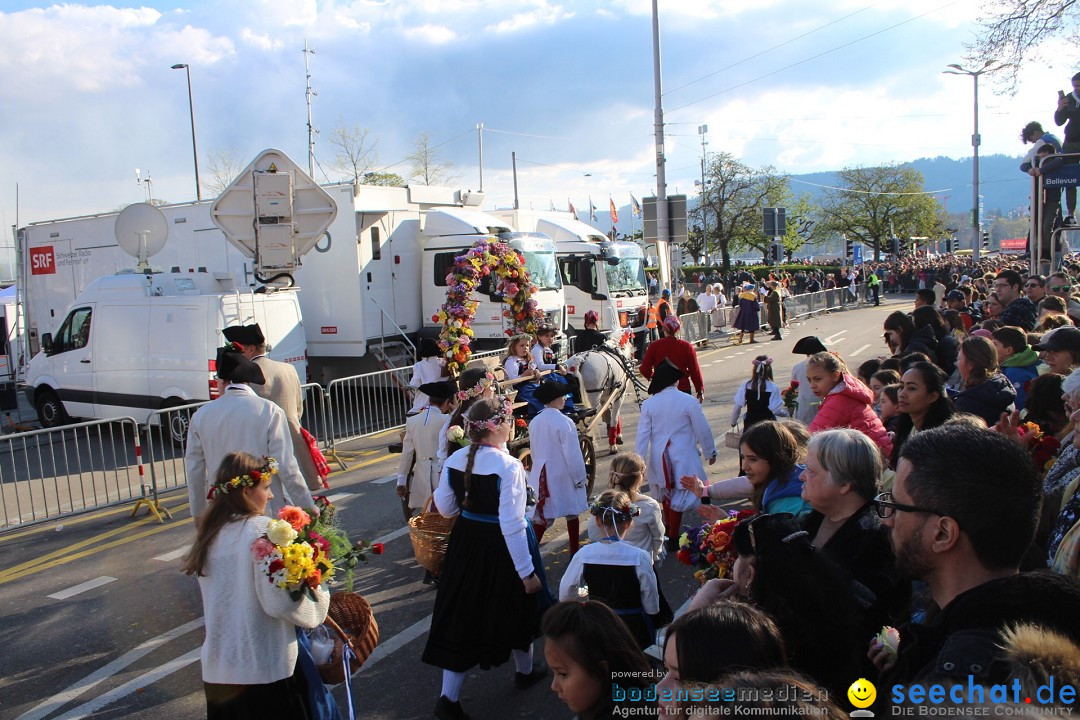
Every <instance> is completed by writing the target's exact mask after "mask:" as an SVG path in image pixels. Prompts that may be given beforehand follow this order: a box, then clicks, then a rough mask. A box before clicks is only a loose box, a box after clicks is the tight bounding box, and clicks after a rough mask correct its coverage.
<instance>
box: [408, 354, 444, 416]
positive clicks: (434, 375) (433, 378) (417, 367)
mask: <svg viewBox="0 0 1080 720" xmlns="http://www.w3.org/2000/svg"><path fill="white" fill-rule="evenodd" d="M417 355H418V356H419V357H420V359H419V360H417V361H416V362H415V363H414V364H413V368H412V378H410V379H409V387H411V388H413V389H414V390H416V395H415V396H414V397H413V404H412V408H411V409H410V410H409V412H408V413H407V414H408V415H415V414H416V413H418V412H420V411H421V410H423V409H424V408H425V407H427V405H428V399H427V396H426V395H425V394H424V391H423V390H421V389H420V386H421V385H423V384H424V383H433V382H438V381H439V380H442V379H443V378H445V377H446V363H445V362H444V361H443V359H442V351H441V350H439V343H437V342H436V341H435V340H434V339H433V338H421V339H420V349H419V351H418V352H417Z"/></svg>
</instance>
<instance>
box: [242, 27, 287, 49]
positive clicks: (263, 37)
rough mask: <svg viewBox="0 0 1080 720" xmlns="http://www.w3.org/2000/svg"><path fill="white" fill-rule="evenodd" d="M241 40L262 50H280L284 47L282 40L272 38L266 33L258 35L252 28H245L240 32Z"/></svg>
mask: <svg viewBox="0 0 1080 720" xmlns="http://www.w3.org/2000/svg"><path fill="white" fill-rule="evenodd" d="M240 39H241V40H243V41H244V42H246V43H247V44H248V45H253V46H254V47H257V48H259V49H260V50H279V49H280V48H281V46H282V41H281V40H280V39H274V38H271V37H270V36H269V35H268V34H266V33H257V32H255V31H254V30H252V29H251V28H243V29H242V30H241V31H240Z"/></svg>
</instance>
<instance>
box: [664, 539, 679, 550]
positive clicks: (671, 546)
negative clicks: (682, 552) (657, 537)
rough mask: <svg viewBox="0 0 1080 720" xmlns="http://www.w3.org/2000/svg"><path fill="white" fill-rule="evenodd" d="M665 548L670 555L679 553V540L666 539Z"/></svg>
mask: <svg viewBox="0 0 1080 720" xmlns="http://www.w3.org/2000/svg"><path fill="white" fill-rule="evenodd" d="M664 548H665V549H666V550H667V551H668V552H669V553H677V552H679V541H678V539H677V538H664Z"/></svg>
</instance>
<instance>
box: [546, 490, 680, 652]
mask: <svg viewBox="0 0 1080 720" xmlns="http://www.w3.org/2000/svg"><path fill="white" fill-rule="evenodd" d="M640 512H641V510H640V509H639V508H638V506H637V505H634V504H633V503H631V502H630V496H629V495H627V494H626V493H624V492H621V491H619V490H605V491H604V492H603V494H601V495H600V497H598V498H597V499H596V500H595V501H594V502H593V504H592V505H591V506H590V507H589V513H590V514H591V515H592V517H593V522H594V523H595V524H596V525H597V526H599V528H600V529H601V531H602V533H603V537H601V538H599V539H598V540H597V541H596V542H594V543H590V544H588V545H586V546H585V547H583V548H582V549H581V550H580V551H579V552H578V553H577V555H575V556H574V559H573V560H571V561H570V565H569V566H568V567H567V568H566V573H565V574H564V575H563V578H562V582H561V583H560V584H559V599H560V600H573V599H575V598H577V597H578V596H579V595H580V594H581V592H582V589H585V588H587V592H588V595H589V598H590V599H592V600H599V601H601V602H603V603H604V604H605V605H607V606H608V607H610V608H611V609H612V610H614V611H615V614H616V615H618V616H619V617H621V618H622V619H623V621H624V622H625V623H626V626H627V627H628V628H630V632H631V634H633V636H634V639H635V640H636V641H637V643H638V645H639V647H641V648H642V649H644V648H647V647H648V646H649V645H652V644H653V642H654V641H655V640H656V625H655V623H656V620H657V618H658V615H659V613H660V597H659V594H658V592H657V585H656V574H655V573H654V572H653V566H652V557H651V556H650V555H649V553H647V552H645V551H644V550H642V549H641V548H639V547H635V546H633V545H631V544H630V543H627V542H623V537H624V536H625V535H626V532H627V531H628V530H629V529H630V525H631V524H632V523H633V522H634V518H635V517H637V516H638V515H639V514H640Z"/></svg>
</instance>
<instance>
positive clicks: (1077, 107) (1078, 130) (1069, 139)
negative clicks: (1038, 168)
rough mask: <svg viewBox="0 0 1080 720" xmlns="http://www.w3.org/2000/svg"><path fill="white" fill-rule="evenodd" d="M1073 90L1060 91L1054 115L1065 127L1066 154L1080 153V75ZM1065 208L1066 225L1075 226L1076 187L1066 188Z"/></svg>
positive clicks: (1074, 160) (1071, 160)
mask: <svg viewBox="0 0 1080 720" xmlns="http://www.w3.org/2000/svg"><path fill="white" fill-rule="evenodd" d="M1072 88H1073V89H1072V92H1070V93H1068V94H1066V93H1065V91H1064V90H1058V105H1057V111H1056V112H1055V113H1054V124H1056V125H1057V126H1058V127H1060V126H1062V125H1065V142H1063V143H1062V144H1061V152H1063V153H1065V154H1068V153H1080V73H1076V74H1075V75H1073V76H1072ZM1066 123H1067V124H1066ZM1066 162H1067V163H1069V164H1076V163H1077V162H1080V158H1067V159H1066ZM1065 206H1066V208H1067V209H1068V214H1067V215H1066V216H1065V224H1066V225H1075V224H1076V219H1075V218H1076V186H1075V185H1070V186H1068V187H1067V188H1065Z"/></svg>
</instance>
